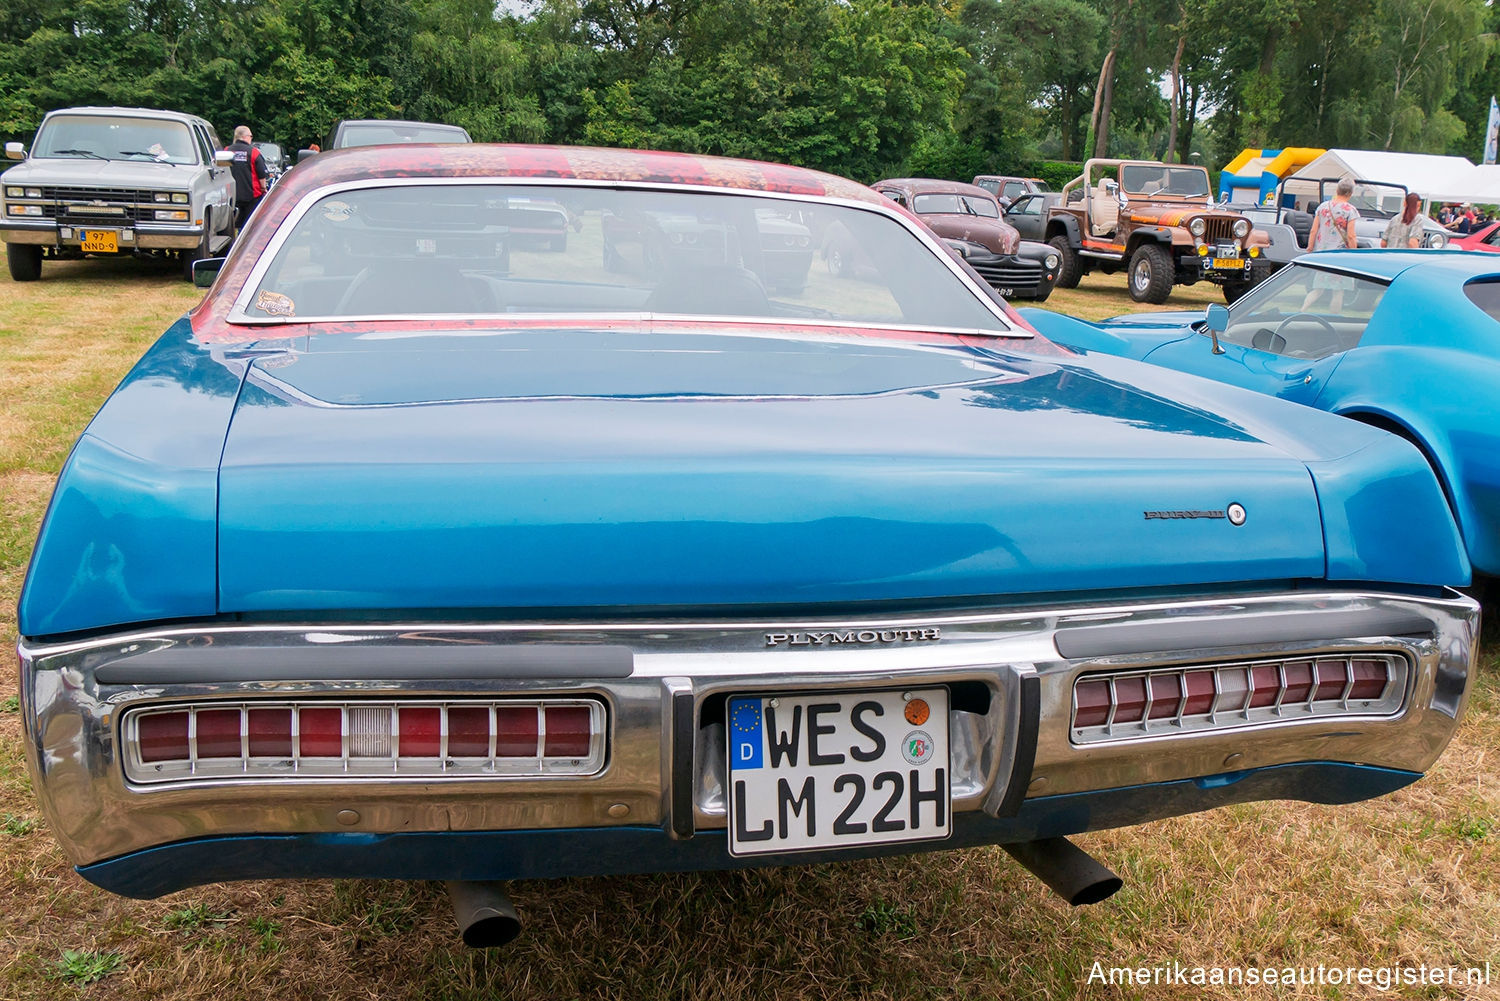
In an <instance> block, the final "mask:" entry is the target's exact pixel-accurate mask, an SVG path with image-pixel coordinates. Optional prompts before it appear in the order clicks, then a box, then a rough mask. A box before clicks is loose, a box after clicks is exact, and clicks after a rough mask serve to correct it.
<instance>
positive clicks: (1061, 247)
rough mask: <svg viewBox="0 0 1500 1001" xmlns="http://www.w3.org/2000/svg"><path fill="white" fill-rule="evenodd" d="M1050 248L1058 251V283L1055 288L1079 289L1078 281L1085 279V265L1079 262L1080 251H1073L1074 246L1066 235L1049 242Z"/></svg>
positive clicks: (1054, 285)
mask: <svg viewBox="0 0 1500 1001" xmlns="http://www.w3.org/2000/svg"><path fill="white" fill-rule="evenodd" d="M1047 244H1048V246H1050V247H1051V248H1052V249H1053V250H1055V251H1057V257H1058V262H1057V281H1056V282H1055V283H1054V284H1053V286H1052V287H1053V288H1077V287H1078V279H1080V278H1082V277H1083V265H1082V263H1081V262H1080V261H1079V260H1078V251H1076V250H1074V249H1073V244H1072V243H1070V242H1069V241H1068V238H1067V237H1066V236H1064V235H1058V236H1054V237H1053V238H1052V239H1050V240H1048V241H1047Z"/></svg>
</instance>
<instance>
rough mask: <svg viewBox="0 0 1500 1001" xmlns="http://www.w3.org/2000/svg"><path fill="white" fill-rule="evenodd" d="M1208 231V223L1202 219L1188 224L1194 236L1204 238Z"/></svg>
mask: <svg viewBox="0 0 1500 1001" xmlns="http://www.w3.org/2000/svg"><path fill="white" fill-rule="evenodd" d="M1207 231H1208V223H1206V222H1204V221H1203V219H1202V217H1199V218H1197V219H1194V220H1193V221H1192V222H1190V223H1188V232H1189V233H1191V234H1193V235H1194V236H1202V235H1203V234H1204V233H1205V232H1207Z"/></svg>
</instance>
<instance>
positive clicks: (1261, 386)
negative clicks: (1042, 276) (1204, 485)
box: [1025, 250, 1500, 575]
mask: <svg viewBox="0 0 1500 1001" xmlns="http://www.w3.org/2000/svg"><path fill="white" fill-rule="evenodd" d="M1025 316H1026V318H1027V319H1028V320H1029V321H1030V322H1031V323H1032V324H1033V325H1035V326H1036V327H1037V328H1038V329H1039V330H1041V331H1042V332H1043V333H1045V334H1046V335H1047V336H1048V337H1050V338H1051V339H1052V340H1055V341H1057V342H1059V343H1062V344H1066V345H1068V346H1070V347H1074V348H1078V349H1081V350H1085V351H1088V352H1092V353H1102V354H1112V355H1123V356H1124V357H1127V358H1139V359H1143V360H1145V361H1148V362H1151V363H1152V364H1155V365H1164V366H1166V367H1167V368H1174V369H1178V370H1180V371H1183V372H1191V373H1192V374H1194V375H1201V376H1205V377H1207V378H1210V379H1217V380H1219V381H1220V382H1227V383H1232V384H1234V385H1236V386H1244V387H1245V388H1247V389H1254V390H1257V391H1259V392H1262V393H1268V394H1270V395H1273V396H1279V397H1281V398H1282V399H1285V400H1292V401H1294V402H1296V403H1304V404H1307V405H1308V406H1311V407H1316V408H1318V409H1319V410H1327V411H1329V412H1331V413H1335V414H1342V415H1343V416H1345V417H1350V418H1353V419H1354V420H1357V421H1361V422H1363V423H1365V424H1370V425H1373V426H1375V427H1379V428H1384V429H1386V430H1388V431H1393V432H1395V433H1396V434H1398V435H1400V436H1401V437H1403V438H1405V439H1406V440H1407V441H1410V442H1412V443H1413V444H1415V445H1416V446H1417V447H1418V448H1420V449H1421V450H1422V454H1423V455H1425V456H1426V457H1427V461H1428V462H1429V463H1431V464H1432V467H1433V469H1434V470H1436V471H1437V474H1438V476H1439V478H1440V479H1441V480H1442V483H1443V489H1444V491H1445V492H1446V493H1447V495H1448V501H1449V503H1450V504H1451V505H1452V508H1453V513H1454V515H1455V516H1456V517H1457V519H1458V524H1459V528H1460V529H1461V530H1462V532H1463V537H1464V542H1465V544H1466V545H1467V546H1468V551H1469V559H1470V560H1472V561H1473V565H1474V569H1475V570H1478V571H1480V572H1482V573H1485V574H1489V575H1495V574H1500V259H1497V258H1495V257H1493V256H1490V255H1485V254H1473V253H1462V252H1458V251H1414V250H1350V251H1335V252H1326V253H1320V254H1316V255H1310V256H1307V257H1303V258H1299V259H1298V260H1297V261H1296V262H1295V263H1293V264H1292V265H1291V266H1290V267H1287V268H1285V269H1284V270H1282V271H1280V272H1279V273H1277V274H1276V275H1274V276H1273V277H1271V278H1269V279H1267V280H1266V281H1265V282H1264V283H1262V284H1261V285H1258V286H1256V287H1255V288H1254V289H1253V290H1252V291H1250V292H1248V293H1246V294H1245V296H1244V297H1243V298H1242V299H1240V300H1239V301H1238V302H1236V303H1235V304H1234V305H1233V306H1230V307H1229V308H1228V309H1227V310H1226V309H1225V308H1224V307H1222V306H1210V307H1209V308H1208V312H1207V315H1205V314H1204V313H1188V312H1171V313H1139V314H1135V315H1130V316H1119V317H1115V318H1114V319H1112V320H1104V321H1102V322H1100V323H1087V322H1085V321H1082V320H1076V319H1073V318H1071V317H1066V316H1060V315H1058V314H1055V313H1045V312H1042V311H1039V310H1028V311H1026V313H1025Z"/></svg>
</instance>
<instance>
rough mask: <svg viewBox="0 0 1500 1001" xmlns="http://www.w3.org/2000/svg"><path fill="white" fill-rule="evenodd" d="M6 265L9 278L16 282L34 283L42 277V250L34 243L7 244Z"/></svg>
mask: <svg viewBox="0 0 1500 1001" xmlns="http://www.w3.org/2000/svg"><path fill="white" fill-rule="evenodd" d="M5 259H6V263H8V264H9V265H10V276H11V277H12V278H14V279H15V280H16V281H18V282H34V281H36V280H37V279H38V278H40V277H42V248H41V247H38V246H37V245H36V244H34V243H7V244H6V245H5Z"/></svg>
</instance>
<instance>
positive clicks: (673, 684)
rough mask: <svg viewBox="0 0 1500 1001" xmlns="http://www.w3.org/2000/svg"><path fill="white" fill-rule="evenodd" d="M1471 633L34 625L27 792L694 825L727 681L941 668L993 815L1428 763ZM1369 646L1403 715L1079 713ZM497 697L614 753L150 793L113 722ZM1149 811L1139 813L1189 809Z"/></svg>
mask: <svg viewBox="0 0 1500 1001" xmlns="http://www.w3.org/2000/svg"><path fill="white" fill-rule="evenodd" d="M1478 629H1479V610H1478V606H1477V605H1476V604H1475V603H1474V602H1473V601H1471V600H1469V599H1468V598H1465V597H1463V596H1461V595H1457V594H1452V595H1450V596H1448V597H1445V598H1441V599H1436V598H1413V597H1407V596H1402V595H1392V594H1372V593H1350V592H1339V591H1328V592H1321V593H1320V592H1286V593H1272V594H1257V595H1250V596H1234V597H1209V598H1202V599H1193V600H1171V601H1154V602H1144V601H1143V602H1135V603H1122V604H1112V605H1091V606H1058V607H1045V608H1029V609H1018V610H1007V611H993V612H990V611H981V612H974V613H968V614H932V615H901V616H898V615H894V614H893V615H888V616H881V617H878V618H876V617H869V618H861V619H849V620H837V621H834V620H792V619H766V620H762V621H754V620H747V621H734V622H688V621H654V622H624V623H622V622H610V623H582V622H577V623H575V622H548V623H542V622H518V623H506V624H481V625H475V624H454V623H448V624H434V623H405V624H374V625H365V624H349V623H339V624H299V625H287V624H274V625H250V624H224V625H217V624H215V625H202V626H190V625H189V626H174V627H169V628H160V629H149V630H141V631H138V632H132V633H119V634H113V635H109V636H104V637H99V638H96V639H90V640H83V641H77V642H68V643H46V644H44V643H34V642H31V641H28V640H23V641H22V642H21V644H20V655H21V672H22V686H21V692H22V700H23V709H24V714H25V724H26V737H27V741H26V743H27V756H28V760H29V763H30V766H31V769H32V775H33V780H34V784H35V788H36V790H37V793H38V795H39V797H40V799H41V802H42V806H43V808H44V810H45V812H46V815H47V818H48V821H49V824H50V826H51V828H52V830H53V831H54V833H55V834H56V835H57V836H58V838H59V840H60V841H61V842H62V844H63V846H64V847H65V849H66V850H67V852H68V855H69V856H70V858H71V859H72V860H73V861H74V862H75V863H76V864H79V865H88V864H91V863H95V862H99V861H101V860H105V859H112V858H117V857H120V856H124V855H128V854H130V853H132V852H138V851H142V850H143V849H148V848H152V847H154V846H160V845H166V844H171V843H175V842H187V841H191V840H194V839H203V838H208V837H214V836H221V835H222V836H234V835H277V834H316V833H319V832H330V833H332V832H338V833H342V834H354V833H368V834H377V833H380V834H385V833H396V832H401V833H405V832H461V831H471V832H481V831H537V830H548V829H555V830H558V831H563V830H569V829H571V830H577V829H599V830H608V829H610V828H619V829H621V830H622V832H623V831H624V830H625V829H627V828H628V829H634V830H640V829H641V828H643V827H645V828H656V829H658V830H664V831H666V832H667V833H668V834H670V836H671V837H673V838H675V839H678V840H683V839H691V838H693V837H694V836H695V835H697V834H700V833H702V832H706V831H716V830H722V829H723V828H724V827H725V823H726V811H725V806H724V793H723V773H724V768H725V739H724V729H723V724H724V701H725V699H726V698H727V697H728V696H729V695H730V694H739V693H755V692H762V693H782V692H786V693H791V692H797V691H808V690H814V689H825V690H826V689H839V690H860V689H866V690H873V689H901V688H906V687H918V686H921V687H931V686H933V685H947V686H949V688H950V690H951V692H952V702H953V710H952V713H951V717H950V729H951V733H952V745H953V750H952V760H951V772H952V781H953V786H952V795H953V811H954V814H955V818H956V819H957V818H958V817H959V816H960V815H962V814H966V813H967V814H976V813H978V812H979V811H984V812H985V813H988V814H989V815H990V816H992V817H1004V816H1007V815H1014V814H1015V813H1016V812H1017V811H1019V810H1020V809H1021V808H1022V806H1023V804H1024V801H1025V800H1027V799H1028V798H1037V797H1060V796H1064V795H1066V794H1077V793H1088V792H1092V791H1098V790H1119V789H1122V788H1123V787H1130V786H1140V785H1147V784H1164V786H1163V789H1164V790H1165V789H1166V785H1165V784H1170V783H1179V784H1180V783H1181V780H1187V779H1199V778H1202V777H1206V776H1217V775H1222V774H1224V773H1226V772H1234V773H1238V772H1242V771H1248V770H1252V769H1260V768H1268V767H1271V766H1276V765H1283V764H1292V763H1298V762H1311V761H1322V762H1347V763H1352V764H1359V765H1369V766H1375V767H1378V768H1386V769H1397V770H1403V771H1406V772H1412V773H1419V772H1422V771H1425V770H1426V769H1427V767H1428V766H1430V765H1431V763H1432V762H1433V761H1434V760H1435V759H1436V757H1437V756H1438V754H1439V753H1440V752H1441V751H1442V749H1443V748H1444V747H1445V746H1446V745H1447V743H1448V741H1449V740H1450V739H1451V737H1452V735H1453V732H1454V730H1455V729H1456V727H1457V722H1458V719H1459V717H1460V715H1461V713H1462V709H1463V706H1464V704H1465V702H1466V700H1467V696H1468V690H1469V687H1470V679H1471V675H1472V671H1473V670H1474V662H1475V642H1476V639H1477V636H1478ZM600 651H607V653H605V654H601V653H600ZM1357 652H1382V653H1388V654H1394V655H1397V656H1399V657H1401V658H1404V659H1405V661H1406V663H1407V665H1408V669H1407V670H1405V671H1404V672H1403V674H1402V677H1403V685H1404V688H1405V691H1404V692H1402V693H1401V697H1400V699H1399V700H1398V702H1397V703H1396V706H1397V708H1396V709H1395V711H1393V712H1391V713H1390V714H1389V715H1383V716H1370V715H1364V716H1348V717H1346V716H1338V715H1320V716H1317V717H1312V718H1298V719H1284V720H1283V719H1277V720H1271V721H1260V722H1254V723H1251V722H1250V721H1247V722H1246V723H1245V724H1244V725H1242V726H1229V727H1227V728H1216V729H1212V730H1202V729H1198V730H1192V729H1184V730H1182V731H1181V732H1174V731H1172V730H1171V729H1170V728H1168V729H1167V730H1166V731H1161V730H1160V728H1157V729H1156V730H1153V732H1150V733H1146V734H1137V735H1130V736H1122V738H1121V739H1119V740H1090V741H1087V742H1077V741H1075V740H1074V739H1073V735H1072V732H1071V730H1070V726H1071V712H1072V698H1073V688H1074V682H1075V681H1076V679H1077V678H1078V677H1079V675H1080V674H1083V673H1085V672H1096V671H1099V670H1104V669H1108V670H1141V669H1146V668H1159V667H1165V666H1171V665H1193V666H1197V665H1213V664H1222V663H1230V662H1237V661H1242V660H1246V659H1253V658H1266V657H1278V656H1293V655H1316V654H1322V653H1329V654H1334V653H1339V654H1345V655H1348V654H1351V653H1357ZM504 696H515V697H518V698H533V699H534V698H539V697H542V696H554V697H555V696H561V697H575V696H582V697H587V698H592V699H597V700H598V701H599V702H601V703H602V704H603V705H604V706H605V709H606V717H607V725H608V734H607V747H606V756H605V760H604V765H603V767H602V768H601V769H600V770H599V771H597V772H596V773H593V774H589V775H547V776H528V775H494V776H483V777H475V776H473V775H469V774H465V775H453V776H448V775H440V776H433V775H430V774H423V775H407V774H391V775H382V776H369V775H359V776H355V775H349V776H340V775H333V776H330V775H326V774H317V775H296V776H290V775H289V776H286V777H284V778H283V777H279V776H278V777H271V778H267V777H265V776H263V775H258V776H254V777H250V776H245V777H240V776H225V775H223V774H211V775H199V776H190V777H186V778H183V779H181V780H173V781H162V782H153V783H152V784H149V785H146V784H139V785H138V784H132V783H131V782H130V781H129V780H128V779H127V778H126V774H125V769H124V767H123V763H122V753H121V751H122V749H121V743H120V742H121V725H120V724H121V720H122V718H124V717H125V716H126V715H127V713H126V711H127V710H130V709H135V708H140V707H144V706H157V705H192V704H195V703H200V702H223V701H226V700H230V701H239V702H246V701H253V700H257V699H265V700H268V701H281V702H285V701H286V700H289V699H316V698H320V697H322V698H329V699H335V700H338V701H340V702H342V703H346V704H347V703H349V702H350V701H357V700H360V699H366V698H368V699H370V700H383V701H385V702H387V703H389V702H390V701H392V700H400V699H402V698H422V699H434V698H437V699H445V700H450V701H451V700H462V699H464V698H465V697H471V698H484V699H494V698H496V697H504ZM1335 798H1336V797H1335ZM1142 802H1143V804H1145V803H1146V800H1143V801H1142ZM1142 809H1143V814H1142V815H1139V816H1136V818H1135V819H1137V820H1138V819H1150V817H1151V816H1154V815H1159V816H1168V815H1172V814H1174V813H1180V812H1183V809H1182V808H1176V809H1174V808H1173V804H1172V803H1170V802H1161V803H1159V804H1156V805H1143V808H1142ZM1131 822H1134V820H1132V821H1131ZM1097 826H1107V824H1104V823H1100V824H1098V825H1097ZM586 868H587V867H582V868H581V869H580V871H583V869H586ZM646 868H649V866H647V867H646ZM266 874H267V873H265V872H264V871H258V872H256V873H254V875H266ZM271 874H274V872H273V873H271ZM246 875H249V873H247V874H246ZM217 878H232V876H225V875H223V874H220V875H219V876H218V877H217Z"/></svg>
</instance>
